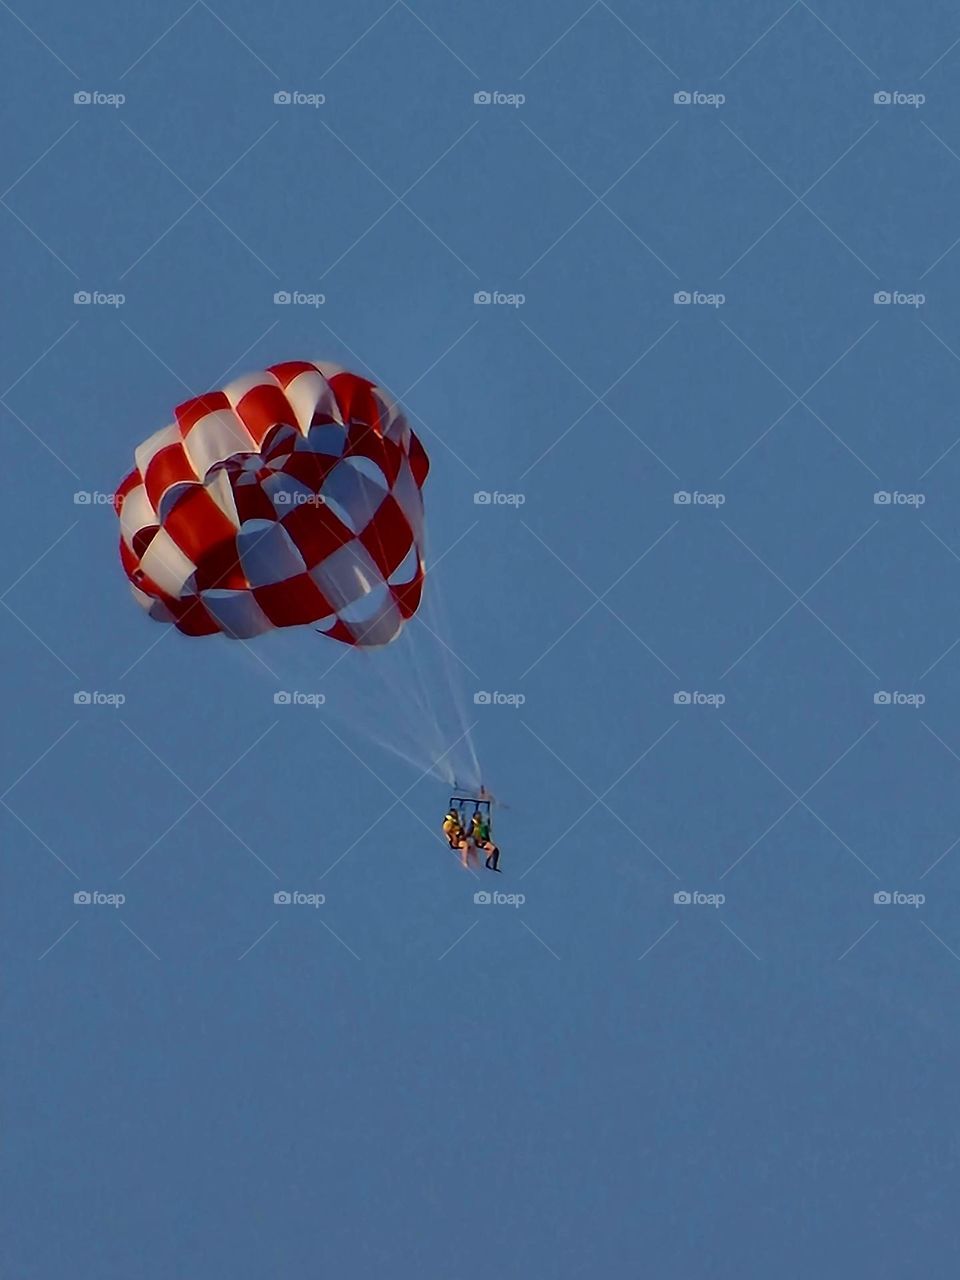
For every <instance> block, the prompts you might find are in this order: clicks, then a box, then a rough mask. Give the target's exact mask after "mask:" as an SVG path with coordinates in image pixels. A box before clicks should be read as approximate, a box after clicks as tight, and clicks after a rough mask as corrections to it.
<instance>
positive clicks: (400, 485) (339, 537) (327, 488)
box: [114, 361, 429, 647]
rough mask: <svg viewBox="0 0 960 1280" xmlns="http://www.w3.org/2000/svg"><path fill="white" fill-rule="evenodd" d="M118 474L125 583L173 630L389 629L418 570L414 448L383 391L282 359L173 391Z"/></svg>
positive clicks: (352, 639) (380, 632)
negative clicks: (159, 423) (176, 400)
mask: <svg viewBox="0 0 960 1280" xmlns="http://www.w3.org/2000/svg"><path fill="white" fill-rule="evenodd" d="M134 458H135V464H136V465H135V467H134V469H133V471H131V472H130V474H129V475H128V476H127V477H126V479H125V480H124V481H123V483H122V484H121V485H120V487H119V489H118V491H117V493H116V497H115V502H114V506H115V509H116V512H117V515H118V516H119V518H120V528H121V538H120V557H121V562H122V564H123V568H124V570H125V572H126V574H127V577H128V578H129V579H130V583H131V588H132V591H133V595H134V598H135V599H136V600H137V602H138V603H139V604H140V605H141V606H142V607H143V608H144V609H145V610H146V611H147V612H148V613H149V615H150V617H151V618H154V619H156V620H157V621H159V622H165V623H170V624H172V625H173V626H175V627H176V628H177V629H178V630H179V631H181V632H184V633H185V634H186V635H191V636H201V635H213V634H216V633H220V634H222V635H225V636H229V637H233V638H238V639H245V638H248V637H251V636H256V635H260V634H261V633H263V632H265V631H269V630H271V629H272V628H274V627H296V626H303V625H306V624H313V625H314V626H315V627H316V628H317V630H319V631H322V632H323V633H324V634H326V635H329V636H331V637H332V638H333V639H335V640H340V641H342V642H343V643H345V644H349V645H356V646H361V647H373V646H379V645H385V644H389V643H390V642H391V641H392V640H394V639H395V638H396V637H397V636H398V635H399V634H400V631H401V629H402V628H403V625H404V623H405V622H406V621H407V620H408V619H409V618H410V617H412V616H413V614H414V613H415V612H416V610H417V608H418V606H419V603H420V598H421V593H422V590H423V582H424V551H423V547H424V528H423V494H422V489H423V483H424V481H425V479H426V476H427V472H428V469H429V461H428V459H427V455H426V452H425V451H424V448H423V446H422V445H421V443H420V441H419V440H418V439H417V437H416V435H415V434H414V433H413V431H412V430H411V429H410V426H409V424H408V423H407V421H406V419H405V418H404V416H403V414H402V413H401V412H400V411H399V409H398V408H397V407H396V405H395V404H394V403H393V401H392V400H391V399H390V397H389V396H387V395H386V394H385V392H384V391H383V390H382V389H381V388H379V387H377V386H376V385H375V384H374V383H372V382H369V381H368V380H367V379H365V378H361V377H359V376H358V375H357V374H353V373H349V372H347V371H346V370H344V369H341V368H340V367H339V366H337V365H332V364H323V363H321V364H311V363H307V362H305V361H292V362H289V363H286V364H277V365H272V366H271V367H270V368H268V369H265V370H263V371H262V372H259V373H253V374H249V375H247V376H245V377H242V378H239V379H237V380H235V381H233V382H231V383H230V384H229V385H228V386H226V387H224V388H223V389H222V390H220V391H213V392H210V393H208V394H206V395H202V396H198V397H197V398H195V399H193V400H188V401H187V402H186V403H185V404H182V405H180V406H179V407H178V408H177V409H176V410H175V411H174V421H173V422H172V423H171V424H170V425H169V426H167V427H164V428H163V429H162V430H160V431H157V432H156V433H155V434H154V435H152V436H150V437H149V438H148V439H147V440H145V441H144V442H143V444H141V445H140V447H139V448H138V449H137V450H136V452H135V455H134Z"/></svg>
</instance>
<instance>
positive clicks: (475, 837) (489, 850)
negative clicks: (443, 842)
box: [470, 809, 500, 871]
mask: <svg viewBox="0 0 960 1280" xmlns="http://www.w3.org/2000/svg"><path fill="white" fill-rule="evenodd" d="M470 839H471V840H472V841H473V843H474V845H475V846H476V847H477V848H478V849H483V850H484V851H485V853H486V855H487V859H486V862H485V863H484V864H483V865H484V866H485V867H486V868H487V870H488V871H499V870H500V867H499V866H498V863H499V862H500V850H499V849H498V848H497V846H496V845H495V844H494V843H493V841H492V840H491V839H490V822H489V819H487V818H486V817H485V816H484V814H482V813H481V812H480V810H479V809H478V810H477V811H476V813H475V814H474V815H473V817H472V818H471V820H470Z"/></svg>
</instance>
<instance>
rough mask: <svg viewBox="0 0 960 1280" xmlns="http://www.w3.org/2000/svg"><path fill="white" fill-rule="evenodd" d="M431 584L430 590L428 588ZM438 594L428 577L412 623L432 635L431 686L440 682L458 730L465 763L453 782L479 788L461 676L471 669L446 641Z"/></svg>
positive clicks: (446, 624)
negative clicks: (435, 654)
mask: <svg viewBox="0 0 960 1280" xmlns="http://www.w3.org/2000/svg"><path fill="white" fill-rule="evenodd" d="M431 583H432V589H431V588H430V584H431ZM441 594H442V593H441V592H440V591H439V590H438V589H437V584H436V581H435V579H434V577H433V576H432V575H431V576H430V577H429V578H428V581H427V583H426V584H425V590H424V593H423V598H422V600H421V602H420V609H419V611H418V613H417V615H416V617H415V618H414V619H413V621H414V623H416V622H417V621H418V620H419V621H421V622H422V623H423V626H424V628H425V629H426V630H427V631H428V633H431V632H432V638H433V640H434V644H435V647H436V649H437V651H438V657H439V663H438V664H437V665H436V666H435V667H434V668H433V670H432V671H431V674H430V681H431V685H432V686H433V687H436V685H437V682H438V678H439V679H441V680H442V681H443V684H444V686H445V687H444V690H443V694H444V698H445V700H446V701H447V703H448V705H449V707H450V708H451V709H452V711H453V713H454V717H455V719H456V722H457V725H458V728H459V735H460V741H459V747H460V750H459V752H458V758H460V759H462V760H464V761H465V763H464V764H463V765H461V767H460V768H459V769H457V768H456V767H455V769H454V772H455V774H456V775H457V776H456V777H455V778H454V781H459V782H462V783H466V784H467V785H470V786H473V787H479V786H480V785H481V783H482V781H483V774H482V772H481V769H480V761H479V759H478V757H477V750H476V746H475V744H474V740H473V731H472V727H471V723H470V718H469V712H468V708H467V703H466V699H465V696H464V677H463V673H464V672H465V671H466V672H468V673H470V669H469V667H467V665H466V663H464V662H463V660H462V659H461V658H459V657H457V655H456V652H455V650H454V649H453V648H452V646H451V645H450V644H449V642H448V638H449V637H451V636H452V631H451V628H450V625H449V621H448V617H447V614H446V611H445V609H444V607H443V602H442V599H441ZM424 615H425V616H424ZM454 658H456V661H457V663H458V667H459V669H458V668H455V667H454V665H453V660H454ZM470 674H472V673H470ZM463 775H466V776H463Z"/></svg>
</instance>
